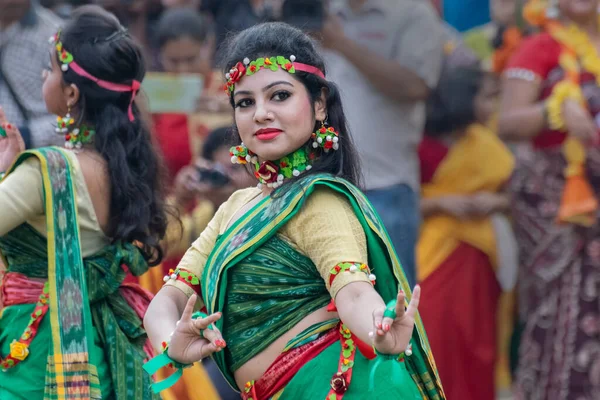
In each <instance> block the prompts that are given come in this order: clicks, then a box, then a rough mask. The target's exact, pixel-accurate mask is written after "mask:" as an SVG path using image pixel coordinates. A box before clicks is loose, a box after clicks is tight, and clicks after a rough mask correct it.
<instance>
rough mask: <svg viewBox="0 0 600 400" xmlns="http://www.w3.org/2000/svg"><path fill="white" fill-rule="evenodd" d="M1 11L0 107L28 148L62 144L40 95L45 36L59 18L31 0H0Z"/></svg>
mask: <svg viewBox="0 0 600 400" xmlns="http://www.w3.org/2000/svg"><path fill="white" fill-rule="evenodd" d="M0 10H1V11H0V106H2V107H3V108H4V112H5V113H6V117H7V118H8V119H9V120H10V121H14V123H15V124H16V125H17V126H18V127H19V130H20V131H21V134H22V135H23V139H24V140H25V145H26V146H27V147H28V148H31V147H43V146H48V145H53V144H61V143H62V142H63V138H61V137H60V136H59V135H56V134H55V132H54V124H55V123H56V121H55V117H54V116H52V115H50V114H48V111H47V110H46V105H45V103H44V99H43V97H42V71H43V70H44V69H45V68H48V65H49V63H50V59H49V47H48V46H49V45H48V39H49V38H50V36H52V35H54V34H55V33H56V31H57V30H58V28H59V26H60V24H61V20H60V19H59V18H58V17H57V16H56V15H54V14H53V13H52V12H51V11H49V10H46V9H45V8H43V7H41V6H40V5H38V4H37V2H35V1H33V0H0Z"/></svg>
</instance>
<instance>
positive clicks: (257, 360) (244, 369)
mask: <svg viewBox="0 0 600 400" xmlns="http://www.w3.org/2000/svg"><path fill="white" fill-rule="evenodd" d="M332 318H339V317H338V315H337V313H333V312H329V311H327V307H323V308H320V309H318V310H316V311H315V312H313V313H311V314H309V315H307V316H306V317H304V318H303V319H302V321H300V322H298V323H297V324H296V325H295V326H294V327H293V328H292V329H290V330H289V331H287V332H286V333H285V334H283V335H282V336H281V337H279V338H278V339H277V340H275V341H274V342H273V343H271V344H270V345H269V347H267V348H266V349H264V350H263V351H262V352H260V353H259V354H257V355H256V356H254V357H253V358H252V359H251V360H250V361H248V362H247V363H245V364H244V365H242V366H241V367H240V368H239V369H238V370H237V371H235V372H234V377H235V381H236V383H237V385H238V387H239V388H240V389H241V388H243V387H244V385H245V384H246V382H249V381H252V380H258V379H260V377H261V376H262V375H263V374H264V373H265V372H266V371H267V369H268V368H269V367H270V366H271V364H273V361H275V359H276V358H277V357H279V355H280V354H281V352H282V351H283V349H284V348H285V345H286V344H288V342H289V341H290V340H292V339H293V338H294V337H296V335H298V334H299V333H300V332H302V331H303V330H305V329H306V328H308V327H310V326H311V325H314V324H316V323H319V322H323V321H327V320H329V319H332Z"/></svg>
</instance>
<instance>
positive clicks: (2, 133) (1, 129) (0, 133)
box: [0, 126, 6, 137]
mask: <svg viewBox="0 0 600 400" xmlns="http://www.w3.org/2000/svg"><path fill="white" fill-rule="evenodd" d="M0 136H2V137H6V129H4V128H3V127H1V126H0Z"/></svg>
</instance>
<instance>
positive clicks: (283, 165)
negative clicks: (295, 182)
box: [229, 143, 316, 188]
mask: <svg viewBox="0 0 600 400" xmlns="http://www.w3.org/2000/svg"><path fill="white" fill-rule="evenodd" d="M229 154H230V155H231V162H232V163H234V164H247V163H252V165H253V167H254V176H255V177H256V179H258V182H259V183H258V187H259V188H262V187H263V185H264V186H266V187H269V188H278V187H279V186H281V185H283V182H284V181H285V180H286V179H290V178H293V177H296V176H300V174H302V173H303V172H304V171H308V170H310V169H311V168H312V163H313V161H314V159H315V157H316V154H315V153H314V152H312V151H308V150H307V149H306V147H301V148H299V149H298V150H296V151H294V152H293V153H291V154H288V155H287V156H285V157H282V158H280V159H279V160H274V161H263V162H261V163H259V162H258V157H256V155H255V154H254V153H252V152H251V151H250V150H248V148H247V147H246V146H245V145H244V144H243V143H242V144H241V145H239V146H234V147H232V148H231V149H230V151H229Z"/></svg>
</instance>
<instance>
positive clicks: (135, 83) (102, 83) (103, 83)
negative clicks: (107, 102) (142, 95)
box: [69, 61, 141, 121]
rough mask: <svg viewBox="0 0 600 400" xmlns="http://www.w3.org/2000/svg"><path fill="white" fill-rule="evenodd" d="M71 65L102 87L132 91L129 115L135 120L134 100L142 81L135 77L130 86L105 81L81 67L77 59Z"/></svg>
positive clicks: (78, 72)
mask: <svg viewBox="0 0 600 400" xmlns="http://www.w3.org/2000/svg"><path fill="white" fill-rule="evenodd" d="M69 67H70V68H71V70H72V71H73V72H75V73H76V74H77V75H79V76H83V77H84V78H87V79H89V80H91V81H94V82H96V84H97V85H98V86H100V87H101V88H104V89H107V90H111V91H113V92H131V100H130V101H129V107H128V109H127V115H128V116H129V120H130V121H134V120H135V117H134V115H133V100H134V99H135V95H136V94H137V92H138V90H140V87H141V83H140V82H138V81H136V80H135V79H134V80H133V82H131V86H129V85H123V84H120V83H112V82H107V81H103V80H102V79H98V78H96V77H95V76H92V75H91V74H90V73H89V72H87V71H86V70H85V69H83V68H81V67H80V66H79V64H77V63H76V62H75V61H71V62H70V63H69Z"/></svg>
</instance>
